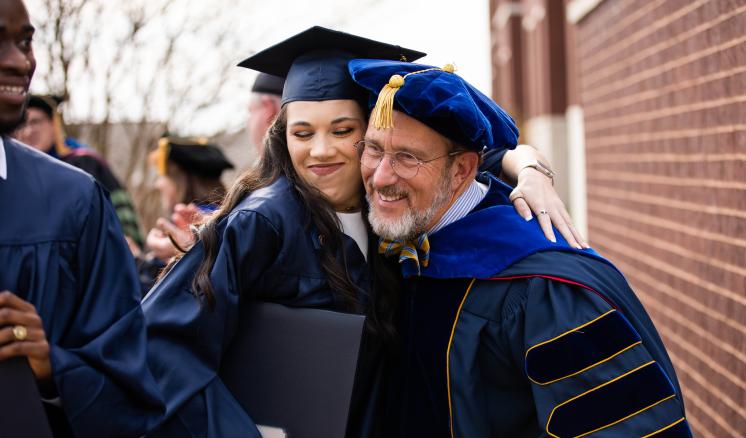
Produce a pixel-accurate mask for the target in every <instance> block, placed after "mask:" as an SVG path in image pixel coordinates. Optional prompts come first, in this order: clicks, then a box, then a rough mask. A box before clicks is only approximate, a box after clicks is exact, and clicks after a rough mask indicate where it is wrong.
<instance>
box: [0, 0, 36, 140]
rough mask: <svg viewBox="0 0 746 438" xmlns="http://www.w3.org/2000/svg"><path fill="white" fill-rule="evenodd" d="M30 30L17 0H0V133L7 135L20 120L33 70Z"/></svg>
mask: <svg viewBox="0 0 746 438" xmlns="http://www.w3.org/2000/svg"><path fill="white" fill-rule="evenodd" d="M33 34H34V28H33V26H31V22H30V21H29V17H28V13H27V12H26V8H25V6H24V5H23V2H22V1H21V0H0V132H2V133H3V134H8V133H10V132H12V131H13V129H15V127H16V126H17V125H18V123H19V122H20V121H21V119H22V116H23V107H24V104H25V103H26V99H27V96H28V87H29V84H30V82H31V77H32V76H33V74H34V69H36V60H35V59H34V52H33V49H32V46H31V39H32V37H33Z"/></svg>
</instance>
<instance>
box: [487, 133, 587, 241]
mask: <svg viewBox="0 0 746 438" xmlns="http://www.w3.org/2000/svg"><path fill="white" fill-rule="evenodd" d="M547 173H552V172H551V167H550V165H549V163H548V161H547V160H546V158H544V156H543V155H542V154H541V153H540V152H539V151H537V150H536V149H535V148H533V147H531V146H529V145H525V144H522V145H518V147H516V148H515V149H513V150H509V151H507V152H506V153H505V155H504V156H503V159H502V171H501V173H500V175H499V176H500V178H501V179H503V180H504V181H506V182H508V183H509V184H510V185H512V186H514V187H515V189H514V190H513V192H512V193H511V194H510V200H511V201H512V202H513V206H514V207H515V209H516V210H517V211H518V213H519V214H520V215H521V216H523V217H524V218H526V220H529V219H531V217H532V216H531V212H532V211H533V213H534V214H535V215H536V216H537V218H538V220H539V224H540V225H541V228H542V230H543V231H544V235H545V236H546V237H547V239H549V240H551V241H553V242H554V241H556V238H555V236H554V231H553V230H552V225H554V227H555V228H557V230H558V231H559V232H560V233H561V234H562V236H563V237H564V238H565V240H567V242H568V243H569V244H570V245H572V246H574V247H576V248H588V247H589V246H588V242H586V240H585V239H584V238H583V236H582V235H581V234H580V233H579V232H578V230H576V229H575V226H574V225H573V223H572V219H571V218H570V214H569V213H568V212H567V209H566V208H565V204H564V203H563V202H562V200H561V199H560V197H559V195H558V194H557V192H556V191H555V190H554V187H553V182H554V181H553V179H552V177H551V176H549V175H547Z"/></svg>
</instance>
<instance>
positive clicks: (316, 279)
mask: <svg viewBox="0 0 746 438" xmlns="http://www.w3.org/2000/svg"><path fill="white" fill-rule="evenodd" d="M306 219H307V212H306V211H305V209H304V207H303V206H302V204H301V202H300V201H299V198H298V195H297V192H296V191H295V189H293V187H292V185H291V184H289V183H288V181H287V180H286V179H285V178H279V179H278V180H277V181H275V182H274V183H272V184H271V185H269V186H267V187H265V188H262V189H259V190H257V191H255V192H253V193H252V194H251V195H249V196H248V197H246V198H245V199H244V200H243V201H241V202H240V203H239V205H238V206H236V208H235V209H234V210H233V211H232V212H231V213H230V214H229V215H228V216H227V217H225V218H223V219H222V220H221V221H220V222H219V225H218V235H219V249H218V251H217V258H216V260H215V264H214V266H213V268H212V271H211V273H210V279H211V281H212V285H213V289H214V297H215V305H214V308H209V307H208V306H206V305H202V304H201V303H200V301H199V300H198V299H197V298H196V297H195V294H194V292H193V289H192V280H193V278H194V273H195V272H196V270H197V267H198V266H199V265H200V263H201V261H202V258H203V256H204V247H203V246H202V244H201V243H197V244H196V245H195V246H194V247H193V248H192V249H191V250H190V251H189V252H188V253H187V254H186V255H184V257H183V258H182V259H181V260H180V261H179V262H178V263H177V264H176V265H175V266H174V267H173V269H172V270H171V271H170V272H169V273H168V274H167V275H166V276H165V277H164V278H163V279H162V280H161V281H160V282H159V283H158V284H156V285H155V286H154V288H153V290H151V292H150V293H149V294H148V295H147V296H146V297H145V299H144V300H143V304H142V306H143V310H144V312H145V317H146V320H147V327H148V340H149V342H148V348H149V361H150V365H151V369H152V371H153V373H154V374H155V377H156V379H157V381H158V385H159V387H160V389H161V391H162V392H163V394H164V397H165V399H166V406H167V414H166V420H165V422H164V423H163V424H162V425H161V426H160V427H159V428H158V429H157V430H155V431H154V432H153V433H152V436H158V437H184V436H200V437H259V433H258V431H257V429H256V427H255V425H254V423H253V421H252V420H251V417H250V415H249V414H250V413H248V414H247V413H246V412H244V411H243V409H242V407H241V406H240V405H239V404H238V402H237V401H236V400H235V398H234V397H233V395H232V394H231V392H230V390H229V389H228V388H227V387H226V386H225V384H224V383H223V381H222V380H221V378H220V376H219V371H220V367H221V361H222V359H223V356H224V354H225V352H226V350H227V348H228V347H229V346H230V344H231V341H232V340H233V338H234V336H235V335H236V330H237V327H238V321H239V319H240V318H241V314H242V312H241V309H242V308H244V307H245V306H246V305H247V303H250V301H251V300H262V301H270V302H275V303H280V304H284V305H287V306H291V307H312V308H321V309H332V310H341V309H342V304H341V303H339V302H337V299H336V298H335V296H334V294H333V292H332V290H331V289H330V287H329V285H328V282H327V278H326V274H325V273H324V271H323V269H322V268H321V263H320V260H319V255H318V251H319V250H320V248H321V242H322V241H323V238H322V239H320V238H319V235H318V234H317V233H316V232H314V231H313V229H312V228H309V227H306V226H305V223H306ZM343 245H344V251H345V254H346V256H345V257H344V259H343V260H345V262H346V266H347V270H348V272H349V274H350V276H351V279H352V281H353V283H355V284H356V285H358V286H360V287H361V291H360V292H361V300H362V304H363V305H365V304H366V301H367V298H366V297H367V293H368V291H369V290H370V277H369V272H368V268H367V265H366V263H365V259H364V257H363V254H362V253H361V251H360V250H359V249H358V246H357V244H356V243H355V241H354V240H353V239H351V238H349V237H347V236H343ZM370 247H375V245H370ZM340 257H341V254H340ZM340 260H342V258H340ZM245 366H246V367H247V368H249V367H251V362H250V361H249V362H247V363H246V365H245ZM354 409H355V408H354V407H353V410H354ZM351 415H352V416H353V417H354V416H355V413H354V412H353V413H352V414H351Z"/></svg>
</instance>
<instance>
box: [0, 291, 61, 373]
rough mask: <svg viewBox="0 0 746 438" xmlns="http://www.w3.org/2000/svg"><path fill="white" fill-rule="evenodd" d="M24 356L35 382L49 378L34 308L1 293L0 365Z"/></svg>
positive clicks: (49, 366) (44, 343)
mask: <svg viewBox="0 0 746 438" xmlns="http://www.w3.org/2000/svg"><path fill="white" fill-rule="evenodd" d="M11 357H26V358H27V359H28V362H29V365H31V370H32V371H33V372H34V376H36V380H38V381H45V380H49V379H50V378H51V377H52V364H51V363H50V362H49V343H47V336H46V334H45V333H44V327H43V326H42V322H41V317H39V314H38V313H36V308H35V307H34V306H33V305H32V304H31V303H28V302H26V301H24V300H23V299H21V298H19V297H18V296H17V295H15V294H13V293H11V292H9V291H7V290H5V291H2V292H0V362H1V361H4V360H7V359H10V358H11Z"/></svg>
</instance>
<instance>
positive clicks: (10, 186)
mask: <svg viewBox="0 0 746 438" xmlns="http://www.w3.org/2000/svg"><path fill="white" fill-rule="evenodd" d="M33 34H34V28H33V27H32V26H31V24H30V22H29V17H28V13H27V12H26V8H25V6H24V5H23V3H22V1H21V0H0V134H1V135H2V136H1V137H0V140H1V141H0V211H1V213H0V266H2V269H0V362H2V361H5V360H7V359H9V358H12V357H26V358H27V359H28V362H29V365H30V366H31V370H32V371H33V373H34V375H35V377H36V380H37V382H38V384H39V387H40V390H41V393H42V396H43V397H44V398H45V399H46V400H48V401H50V403H46V406H45V407H46V408H47V412H48V414H49V416H50V422H51V423H52V427H53V430H54V432H55V435H56V436H58V437H59V436H70V435H72V434H74V436H77V437H87V436H90V437H101V436H139V435H141V434H143V433H144V432H145V431H147V430H148V428H150V427H152V425H153V424H154V423H155V422H156V421H157V418H158V417H159V416H160V415H161V413H162V411H163V403H162V400H161V396H160V393H159V392H158V390H157V388H156V385H155V381H154V379H153V377H152V375H151V374H150V371H149V370H148V368H147V364H146V348H145V342H146V336H145V330H144V326H143V316H142V312H141V310H140V307H139V300H138V283H137V275H136V273H135V267H134V262H133V261H132V257H131V256H130V254H129V249H128V248H127V245H126V243H125V241H124V238H123V237H122V230H121V228H120V226H119V222H118V221H117V218H116V215H115V214H114V210H113V208H112V206H111V204H110V202H109V200H108V199H107V196H106V194H105V192H104V191H103V190H102V189H101V187H100V186H99V185H98V184H97V183H96V182H95V181H94V180H93V178H91V176H90V175H88V174H86V173H84V172H81V171H80V170H78V169H75V168H73V167H71V166H68V165H67V164H64V163H61V162H59V161H57V160H55V159H53V158H51V157H50V156H48V155H46V154H43V153H41V152H39V151H37V150H35V149H32V148H30V147H28V146H26V145H23V144H21V143H18V142H16V141H15V140H13V139H11V138H10V137H8V134H9V133H11V132H13V130H14V129H16V128H17V126H18V125H19V123H20V122H21V119H22V116H23V112H24V104H25V102H26V99H27V96H28V87H29V83H30V81H31V77H32V75H33V72H34V69H35V66H36V62H35V60H34V56H33V50H32V45H31V40H32V37H33ZM60 187H64V188H65V190H60ZM60 406H61V409H62V410H60ZM62 412H64V414H63V413H62ZM3 415H12V413H8V412H0V424H2V416H3ZM68 423H69V424H68Z"/></svg>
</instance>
